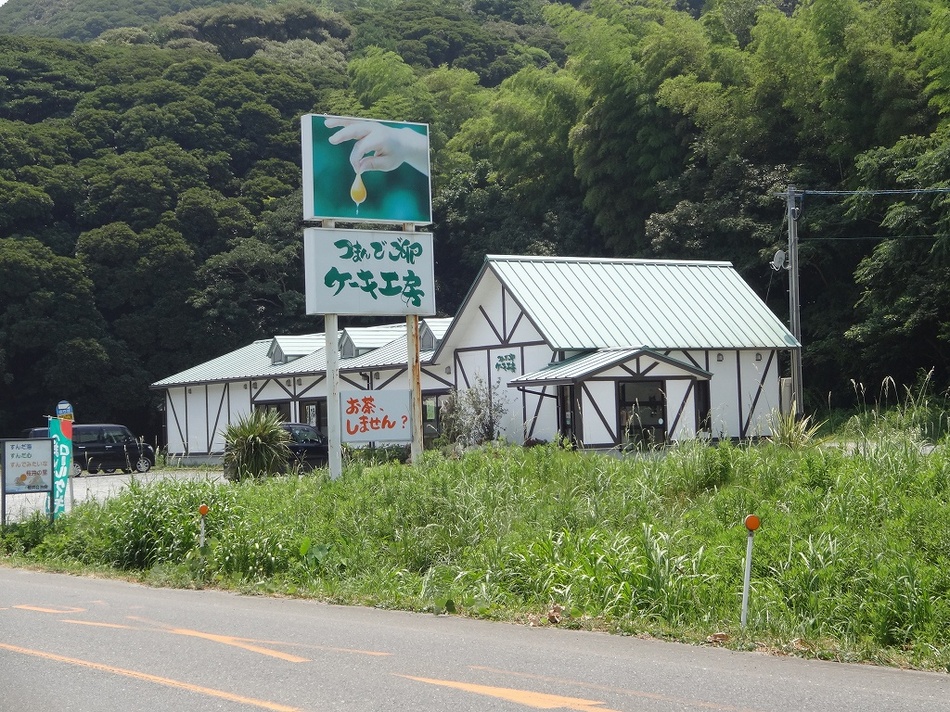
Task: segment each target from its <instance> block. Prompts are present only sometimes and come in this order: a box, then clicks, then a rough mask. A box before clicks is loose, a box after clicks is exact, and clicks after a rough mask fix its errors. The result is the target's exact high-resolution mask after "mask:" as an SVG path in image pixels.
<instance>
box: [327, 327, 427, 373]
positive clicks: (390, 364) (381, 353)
mask: <svg viewBox="0 0 950 712" xmlns="http://www.w3.org/2000/svg"><path fill="white" fill-rule="evenodd" d="M407 342H408V339H407V338H406V336H405V334H404V335H403V336H401V337H399V338H398V339H393V340H392V341H390V342H389V343H388V344H386V345H385V346H380V347H379V348H378V349H374V350H373V351H370V352H368V353H365V354H363V355H362V356H356V357H355V358H347V359H340V370H341V371H367V370H372V369H376V368H407V367H408V365H409V363H408V362H409V349H408V348H407V346H406V344H407ZM432 353H433V352H432V351H420V352H419V361H420V362H421V363H428V362H429V359H430V358H431V357H432Z"/></svg>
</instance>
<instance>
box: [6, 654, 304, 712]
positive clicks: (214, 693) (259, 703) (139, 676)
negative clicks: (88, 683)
mask: <svg viewBox="0 0 950 712" xmlns="http://www.w3.org/2000/svg"><path fill="white" fill-rule="evenodd" d="M0 650H9V651H11V652H13V653H21V654H23V655H32V656H34V657H37V658H43V659H45V660H52V661H54V662H59V663H68V664H69V665H78V666H80V667H86V668H90V669H92V670H99V671H100V672H108V673H112V674H114V675H124V676H125V677H130V678H132V679H134V680H142V681H144V682H154V683H156V684H158V685H165V686H166V687H174V688H177V689H179V690H187V691H188V692H195V693H197V694H199V695H207V696H209V697H217V698H219V699H222V700H228V701H230V702H238V703H240V704H244V705H253V706H254V707H260V708H262V709H265V710H272V712H303V710H301V709H300V708H299V707H289V706H287V705H282V704H279V703H277V702H268V701H267V700H258V699H256V698H254V697H244V696H243V695H235V694H232V693H230V692H225V691H224V690H215V689H213V688H210V687H202V686H200V685H192V684H191V683H188V682H182V681H180V680H172V679H171V678H167V677H158V676H157V675H149V674H148V673H144V672H136V671H135V670H126V669H124V668H118V667H113V666H112V665H103V664H102V663H94V662H92V661H90V660H79V659H77V658H67V657H65V656H63V655H56V654H55V653H47V652H44V651H42V650H31V649H29V648H20V647H18V646H16V645H7V644H5V643H0Z"/></svg>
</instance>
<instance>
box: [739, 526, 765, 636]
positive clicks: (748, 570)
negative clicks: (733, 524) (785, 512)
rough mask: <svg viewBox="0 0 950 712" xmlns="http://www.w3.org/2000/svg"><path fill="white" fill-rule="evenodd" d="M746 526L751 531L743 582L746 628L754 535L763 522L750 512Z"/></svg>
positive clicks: (743, 613)
mask: <svg viewBox="0 0 950 712" xmlns="http://www.w3.org/2000/svg"><path fill="white" fill-rule="evenodd" d="M743 524H745V528H746V529H747V530H748V532H749V539H748V541H747V543H746V547H745V576H744V579H743V582H742V618H741V623H740V624H741V626H742V628H743V629H744V628H745V623H746V620H747V619H748V617H749V583H750V581H751V579H752V537H754V536H755V530H756V529H758V528H759V525H760V524H761V522H760V521H759V518H758V517H757V516H755V515H754V514H749V515H747V516H746V518H745V520H743Z"/></svg>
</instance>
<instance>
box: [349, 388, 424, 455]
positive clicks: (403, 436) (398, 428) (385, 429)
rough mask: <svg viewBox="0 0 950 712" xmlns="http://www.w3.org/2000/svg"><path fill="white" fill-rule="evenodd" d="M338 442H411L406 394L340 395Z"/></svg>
mask: <svg viewBox="0 0 950 712" xmlns="http://www.w3.org/2000/svg"><path fill="white" fill-rule="evenodd" d="M340 413H341V417H342V419H343V428H342V436H341V440H342V441H343V442H345V443H352V442H389V443H407V442H412V419H411V417H410V393H409V391H340Z"/></svg>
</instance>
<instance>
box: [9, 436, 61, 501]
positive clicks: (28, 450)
mask: <svg viewBox="0 0 950 712" xmlns="http://www.w3.org/2000/svg"><path fill="white" fill-rule="evenodd" d="M3 488H4V492H6V493H7V494H22V493H24V492H51V491H52V489H53V441H52V439H51V438H31V439H29V440H5V441H4V442H3Z"/></svg>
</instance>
